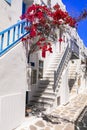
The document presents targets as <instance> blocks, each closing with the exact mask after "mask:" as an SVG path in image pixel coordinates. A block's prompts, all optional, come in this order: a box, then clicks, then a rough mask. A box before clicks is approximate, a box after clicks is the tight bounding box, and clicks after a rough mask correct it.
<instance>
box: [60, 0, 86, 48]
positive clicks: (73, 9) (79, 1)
mask: <svg viewBox="0 0 87 130" xmlns="http://www.w3.org/2000/svg"><path fill="white" fill-rule="evenodd" d="M62 2H63V3H64V4H65V5H66V10H67V12H68V13H69V14H70V15H71V16H73V17H78V16H79V14H80V13H81V12H82V11H83V10H84V9H86V10H87V0H62ZM77 31H78V34H79V36H80V37H81V39H82V40H83V42H84V44H85V46H86V47H87V18H86V19H85V20H82V21H81V22H79V23H78V28H77Z"/></svg>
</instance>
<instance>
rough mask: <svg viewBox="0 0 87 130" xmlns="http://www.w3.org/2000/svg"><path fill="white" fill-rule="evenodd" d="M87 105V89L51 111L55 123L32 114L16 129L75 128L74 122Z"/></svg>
mask: <svg viewBox="0 0 87 130" xmlns="http://www.w3.org/2000/svg"><path fill="white" fill-rule="evenodd" d="M86 105H87V90H86V91H85V92H83V93H81V94H78V95H77V96H76V97H74V98H73V99H72V100H71V101H70V102H69V103H68V104H67V105H65V106H60V107H58V108H56V109H54V110H53V111H51V112H50V113H49V115H48V116H49V117H50V116H51V117H52V119H53V123H51V122H49V121H48V122H47V121H45V120H43V119H42V118H37V117H33V116H32V117H28V118H26V121H25V122H24V123H23V124H22V125H21V126H20V127H19V128H17V129H16V130H74V122H75V121H76V119H77V118H78V116H79V115H80V113H81V112H82V110H83V109H84V107H85V106H86ZM54 122H58V124H54Z"/></svg>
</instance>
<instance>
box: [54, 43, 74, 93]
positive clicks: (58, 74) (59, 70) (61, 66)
mask: <svg viewBox="0 0 87 130" xmlns="http://www.w3.org/2000/svg"><path fill="white" fill-rule="evenodd" d="M69 52H70V56H69V57H68V59H67V55H68V54H69ZM71 53H72V52H71V51H70V47H69V44H68V45H67V47H66V50H65V52H64V53H63V56H62V58H61V61H60V63H59V65H58V68H57V70H56V71H54V88H53V89H54V91H55V90H56V88H57V86H58V81H59V79H60V77H61V74H62V71H63V69H64V66H65V62H66V60H69V59H70V57H71Z"/></svg>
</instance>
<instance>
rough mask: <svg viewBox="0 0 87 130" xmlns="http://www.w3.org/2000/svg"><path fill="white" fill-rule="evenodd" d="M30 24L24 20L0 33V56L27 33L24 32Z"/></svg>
mask: <svg viewBox="0 0 87 130" xmlns="http://www.w3.org/2000/svg"><path fill="white" fill-rule="evenodd" d="M29 24H30V22H28V21H27V20H26V19H24V20H21V21H19V22H18V23H16V24H14V25H12V26H11V27H9V28H7V29H5V30H3V31H1V32H0V56H2V55H3V54H5V53H6V52H7V51H8V50H9V49H11V48H12V47H13V46H15V45H16V44H17V43H18V42H19V41H20V40H21V39H22V38H23V37H24V36H26V35H27V34H28V33H29V32H27V31H26V30H25V27H26V26H29Z"/></svg>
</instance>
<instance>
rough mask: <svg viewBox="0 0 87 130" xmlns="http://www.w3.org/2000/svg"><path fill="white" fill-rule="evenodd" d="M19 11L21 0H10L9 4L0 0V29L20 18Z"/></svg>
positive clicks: (20, 9)
mask: <svg viewBox="0 0 87 130" xmlns="http://www.w3.org/2000/svg"><path fill="white" fill-rule="evenodd" d="M21 13H22V0H12V4H11V6H10V5H9V4H7V2H6V1H5V0H0V31H2V30H3V29H5V28H7V27H9V26H11V25H13V24H14V23H16V22H17V21H18V20H20V16H21Z"/></svg>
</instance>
